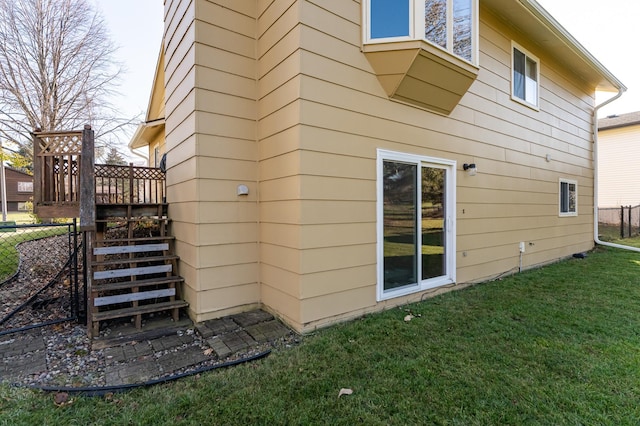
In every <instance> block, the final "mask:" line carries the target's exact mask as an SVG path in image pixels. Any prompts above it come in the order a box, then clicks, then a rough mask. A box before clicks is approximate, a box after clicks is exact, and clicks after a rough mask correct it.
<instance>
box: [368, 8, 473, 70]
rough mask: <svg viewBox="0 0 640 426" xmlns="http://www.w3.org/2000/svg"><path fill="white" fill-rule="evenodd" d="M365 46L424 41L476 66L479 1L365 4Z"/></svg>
mask: <svg viewBox="0 0 640 426" xmlns="http://www.w3.org/2000/svg"><path fill="white" fill-rule="evenodd" d="M364 5H365V8H364V11H365V22H366V23H367V25H366V26H365V27H366V29H365V43H379V42H393V41H406V40H425V41H428V42H429V43H431V44H433V45H435V46H438V47H440V48H442V49H444V50H446V51H447V52H449V53H451V54H453V55H456V56H458V57H460V58H462V59H464V60H466V61H469V62H471V63H473V64H475V63H477V53H476V50H477V32H478V31H477V27H478V18H477V15H478V0H364Z"/></svg>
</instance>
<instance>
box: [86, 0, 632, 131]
mask: <svg viewBox="0 0 640 426" xmlns="http://www.w3.org/2000/svg"><path fill="white" fill-rule="evenodd" d="M92 1H94V3H95V5H96V7H97V9H99V10H100V11H101V12H102V14H103V16H104V18H105V20H106V22H107V25H108V27H109V31H110V35H111V39H112V40H113V42H114V43H115V44H116V45H117V46H118V47H119V50H118V52H117V53H116V60H118V61H120V62H122V63H123V64H124V66H125V68H126V71H125V74H124V76H123V81H122V84H121V86H120V89H119V91H120V95H119V96H118V97H117V98H115V99H113V102H114V104H116V105H119V107H120V109H121V111H122V112H123V114H126V116H135V115H136V114H142V113H144V112H145V111H146V109H147V105H148V102H149V95H150V91H151V83H152V81H153V75H154V72H155V66H156V63H157V59H158V53H159V49H160V43H161V41H162V32H163V25H164V24H163V13H164V6H163V1H162V0H92ZM237 1H247V0H237ZM481 1H482V0H481ZM538 3H540V5H541V6H542V7H544V8H545V9H546V10H547V11H548V12H549V13H550V14H551V15H552V16H553V17H554V18H555V19H556V20H557V21H558V22H559V23H560V24H561V25H562V26H563V27H564V28H565V29H566V30H567V31H569V33H571V34H572V35H573V36H574V38H576V39H577V40H578V42H580V43H581V44H582V45H583V46H584V47H585V48H586V49H587V50H588V51H589V52H591V54H593V55H594V56H595V57H596V59H598V61H600V62H601V63H602V64H603V65H604V66H605V67H606V68H607V69H608V70H609V71H611V72H612V73H613V75H615V76H616V77H617V78H618V79H619V80H620V81H622V83H623V84H624V85H625V86H627V88H628V90H627V92H626V93H625V94H624V95H623V96H622V97H621V98H620V99H618V100H616V101H614V102H613V103H611V104H610V105H608V106H606V107H604V108H602V109H601V110H600V116H601V117H603V116H606V115H610V114H622V113H626V112H634V111H640V72H638V70H639V69H640V55H638V54H636V52H635V47H634V46H633V45H634V44H635V42H636V41H637V40H638V34H639V32H640V29H639V28H638V27H639V26H640V1H638V0H607V1H606V2H605V1H603V0H538ZM603 5H606V6H603ZM610 96H611V95H610V94H606V95H604V96H602V97H600V96H599V97H598V98H597V101H598V102H601V101H603V100H605V99H606V98H607V97H610ZM143 119H144V116H143V115H141V120H143ZM133 130H134V129H132V132H131V133H132V134H133ZM127 142H128V141H127Z"/></svg>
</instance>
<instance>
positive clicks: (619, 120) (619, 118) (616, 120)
mask: <svg viewBox="0 0 640 426" xmlns="http://www.w3.org/2000/svg"><path fill="white" fill-rule="evenodd" d="M637 124H640V111H636V112H629V113H627V114H620V115H609V116H608V117H606V118H601V119H599V120H598V130H606V129H615V128H618V127H627V126H634V125H637Z"/></svg>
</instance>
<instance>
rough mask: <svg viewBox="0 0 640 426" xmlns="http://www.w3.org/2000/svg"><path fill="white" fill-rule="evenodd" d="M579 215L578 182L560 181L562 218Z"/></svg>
mask: <svg viewBox="0 0 640 426" xmlns="http://www.w3.org/2000/svg"><path fill="white" fill-rule="evenodd" d="M577 215H578V182H576V181H575V180H569V179H562V178H561V179H560V216H577Z"/></svg>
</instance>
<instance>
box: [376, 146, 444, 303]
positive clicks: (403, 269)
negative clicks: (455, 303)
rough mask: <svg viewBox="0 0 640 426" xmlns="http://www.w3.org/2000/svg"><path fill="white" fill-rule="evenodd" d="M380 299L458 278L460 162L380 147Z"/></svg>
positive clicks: (442, 283)
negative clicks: (457, 184) (456, 219)
mask: <svg viewBox="0 0 640 426" xmlns="http://www.w3.org/2000/svg"><path fill="white" fill-rule="evenodd" d="M378 170H379V174H378V176H379V177H378V258H379V259H378V265H379V266H378V269H379V272H378V276H379V280H378V281H379V291H378V296H379V297H378V298H379V299H387V298H390V297H396V296H399V295H403V294H407V293H411V292H413V291H420V290H423V289H426V288H431V287H436V286H439V285H444V284H446V283H451V282H454V280H455V248H454V245H455V230H454V216H455V210H454V206H453V203H454V200H455V196H454V195H453V194H454V190H455V175H454V171H455V163H454V162H451V161H447V160H441V159H435V158H431V157H420V156H414V155H408V154H400V153H393V152H388V151H379V158H378Z"/></svg>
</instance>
